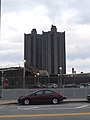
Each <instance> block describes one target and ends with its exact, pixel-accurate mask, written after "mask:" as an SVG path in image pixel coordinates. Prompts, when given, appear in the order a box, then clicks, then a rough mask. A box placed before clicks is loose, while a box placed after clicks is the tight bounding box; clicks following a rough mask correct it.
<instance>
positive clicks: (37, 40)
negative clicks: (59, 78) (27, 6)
mask: <svg viewBox="0 0 90 120" xmlns="http://www.w3.org/2000/svg"><path fill="white" fill-rule="evenodd" d="M24 59H25V60H26V68H27V69H28V68H31V67H32V68H34V69H40V70H47V71H48V72H49V74H51V75H54V74H58V73H59V67H62V73H63V74H65V73H66V51H65V32H57V28H56V26H53V25H52V27H51V31H48V32H44V31H43V32H42V34H37V31H36V29H33V30H32V31H31V34H24Z"/></svg>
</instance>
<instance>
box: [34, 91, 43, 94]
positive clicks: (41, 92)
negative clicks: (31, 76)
mask: <svg viewBox="0 0 90 120" xmlns="http://www.w3.org/2000/svg"><path fill="white" fill-rule="evenodd" d="M35 94H36V95H41V94H43V91H38V92H36V93H35Z"/></svg>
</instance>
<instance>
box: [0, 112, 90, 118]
mask: <svg viewBox="0 0 90 120" xmlns="http://www.w3.org/2000/svg"><path fill="white" fill-rule="evenodd" d="M85 115H90V112H83V113H63V114H25V115H24V114H23V115H22V114H19V115H1V116H0V118H22V117H24V118H28V117H61V116H62V117H64V116H85Z"/></svg>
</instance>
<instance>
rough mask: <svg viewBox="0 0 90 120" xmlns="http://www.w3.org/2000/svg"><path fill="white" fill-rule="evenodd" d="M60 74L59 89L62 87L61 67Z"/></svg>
mask: <svg viewBox="0 0 90 120" xmlns="http://www.w3.org/2000/svg"><path fill="white" fill-rule="evenodd" d="M59 70H60V71H59V72H60V77H59V78H60V88H61V87H62V67H59Z"/></svg>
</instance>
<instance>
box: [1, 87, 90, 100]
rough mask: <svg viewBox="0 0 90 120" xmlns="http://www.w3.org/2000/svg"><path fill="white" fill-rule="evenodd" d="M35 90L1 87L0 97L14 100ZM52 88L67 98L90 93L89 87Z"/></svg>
mask: <svg viewBox="0 0 90 120" xmlns="http://www.w3.org/2000/svg"><path fill="white" fill-rule="evenodd" d="M35 90H39V89H3V91H2V92H1V98H0V99H5V100H16V99H18V98H19V97H20V96H23V95H27V94H30V93H31V92H33V91H35ZM52 90H55V91H58V92H61V93H62V94H63V95H64V96H66V97H67V98H86V96H87V95H88V94H90V88H60V89H52Z"/></svg>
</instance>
